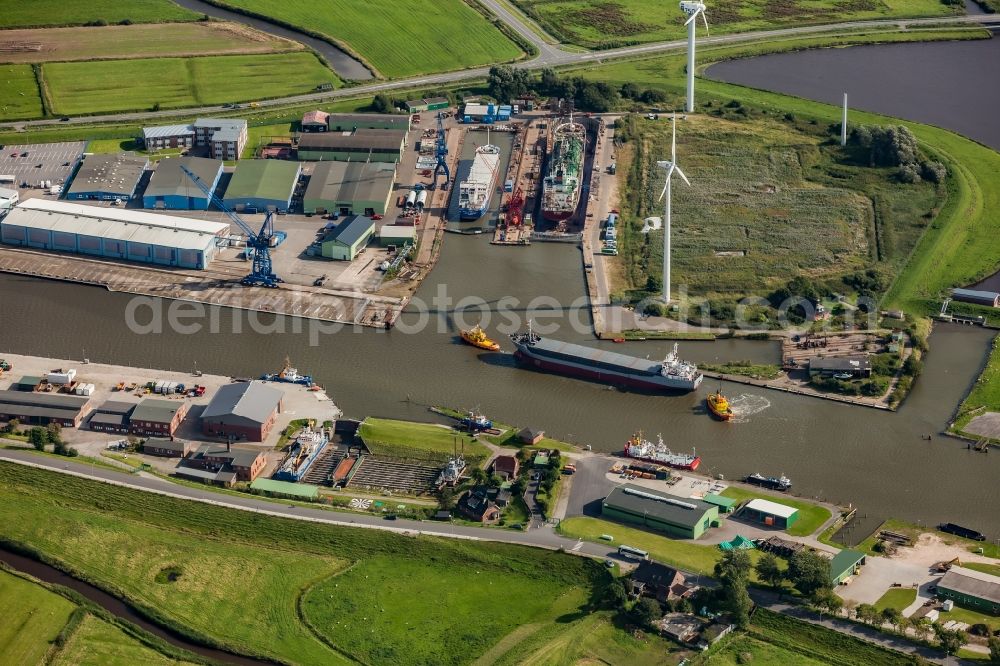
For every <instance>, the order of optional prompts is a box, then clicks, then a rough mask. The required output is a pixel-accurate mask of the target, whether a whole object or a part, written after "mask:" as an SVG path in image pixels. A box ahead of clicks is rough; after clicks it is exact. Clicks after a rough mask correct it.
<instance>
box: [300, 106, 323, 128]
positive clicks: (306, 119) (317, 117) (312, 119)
mask: <svg viewBox="0 0 1000 666" xmlns="http://www.w3.org/2000/svg"><path fill="white" fill-rule="evenodd" d="M329 118H330V114H329V113H327V112H326V111H320V110H318V109H317V110H316V111H307V112H306V113H305V115H303V116H302V124H303V125H326V121H327V120H328V119H329Z"/></svg>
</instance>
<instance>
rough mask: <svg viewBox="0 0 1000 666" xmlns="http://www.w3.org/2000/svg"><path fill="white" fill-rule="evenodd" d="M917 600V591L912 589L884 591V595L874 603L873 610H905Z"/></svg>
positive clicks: (901, 588) (902, 588) (896, 588)
mask: <svg viewBox="0 0 1000 666" xmlns="http://www.w3.org/2000/svg"><path fill="white" fill-rule="evenodd" d="M916 599H917V591H916V590H915V589H914V588H912V587H894V588H890V589H888V590H886V592H885V594H883V595H882V596H881V597H879V599H878V601H876V602H875V608H876V609H877V610H878V611H880V612H881V611H882V610H884V609H886V608H895V609H896V610H898V611H902V610H904V609H906V608H907V607H908V606H909V605H910V604H912V603H913V602H914V601H916Z"/></svg>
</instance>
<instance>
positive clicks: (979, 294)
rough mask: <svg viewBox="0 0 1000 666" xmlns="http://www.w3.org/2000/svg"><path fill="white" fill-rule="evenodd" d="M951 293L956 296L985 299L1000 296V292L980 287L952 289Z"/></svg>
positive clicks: (993, 298) (989, 299)
mask: <svg viewBox="0 0 1000 666" xmlns="http://www.w3.org/2000/svg"><path fill="white" fill-rule="evenodd" d="M951 295H952V296H954V297H955V298H975V299H977V300H984V301H994V300H996V299H997V298H1000V293H997V292H995V291H983V290H980V289H952V290H951Z"/></svg>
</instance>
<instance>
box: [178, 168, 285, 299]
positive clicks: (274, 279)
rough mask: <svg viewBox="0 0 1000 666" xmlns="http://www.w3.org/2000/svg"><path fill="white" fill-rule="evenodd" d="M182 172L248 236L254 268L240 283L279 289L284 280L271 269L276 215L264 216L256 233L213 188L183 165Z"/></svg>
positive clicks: (268, 212)
mask: <svg viewBox="0 0 1000 666" xmlns="http://www.w3.org/2000/svg"><path fill="white" fill-rule="evenodd" d="M181 171H183V172H184V174H185V175H186V176H187V177H188V178H190V179H191V180H192V182H194V184H195V185H197V186H198V189H199V190H201V191H202V192H203V193H204V194H205V196H206V197H208V200H209V201H211V202H212V203H214V204H215V205H216V206H218V207H219V210H221V211H222V212H223V213H225V214H226V216H227V217H228V218H229V219H230V220H232V221H233V222H234V223H235V224H236V226H238V227H239V228H240V229H241V230H242V231H243V233H245V234H246V235H247V253H248V254H249V253H250V252H251V251H252V252H253V267H252V268H251V270H250V274H249V275H247V276H246V277H245V278H243V279H242V280H240V283H241V284H244V285H246V286H248V287H252V286H257V285H260V286H262V287H270V288H272V289H274V288H277V286H278V283H279V282H282V280H281V278H279V277H278V276H277V275H275V274H274V271H273V270H272V269H271V239H272V238H274V224H273V223H272V217H273V215H274V213H273V212H272V211H267V214H266V215H265V216H264V224H263V225H261V227H260V231H256V232H255V231H254V230H253V228H252V227H251V226H250V225H249V224H247V223H246V222H244V221H243V220H242V219H241V218H240V216H239V215H237V214H236V213H234V212H233V211H231V210H229V208H228V207H227V206H226V204H224V203H222V200H221V199H219V197H217V196H215V193H214V192H212V188H211V187H209V186H208V185H206V184H205V182H204V181H203V180H202V179H201V178H199V177H198V176H196V175H195V174H194V172H192V171H191V170H190V169H188V168H187V167H186V166H184V165H183V164H182V165H181Z"/></svg>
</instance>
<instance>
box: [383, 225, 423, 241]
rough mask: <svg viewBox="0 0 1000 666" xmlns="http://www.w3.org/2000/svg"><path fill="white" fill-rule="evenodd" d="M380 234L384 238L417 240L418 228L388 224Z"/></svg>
mask: <svg viewBox="0 0 1000 666" xmlns="http://www.w3.org/2000/svg"><path fill="white" fill-rule="evenodd" d="M378 233H379V235H380V236H381V237H382V238H416V236H417V228H416V227H408V226H405V225H402V224H386V225H384V226H383V227H382V228H381V229H379V232H378Z"/></svg>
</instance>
